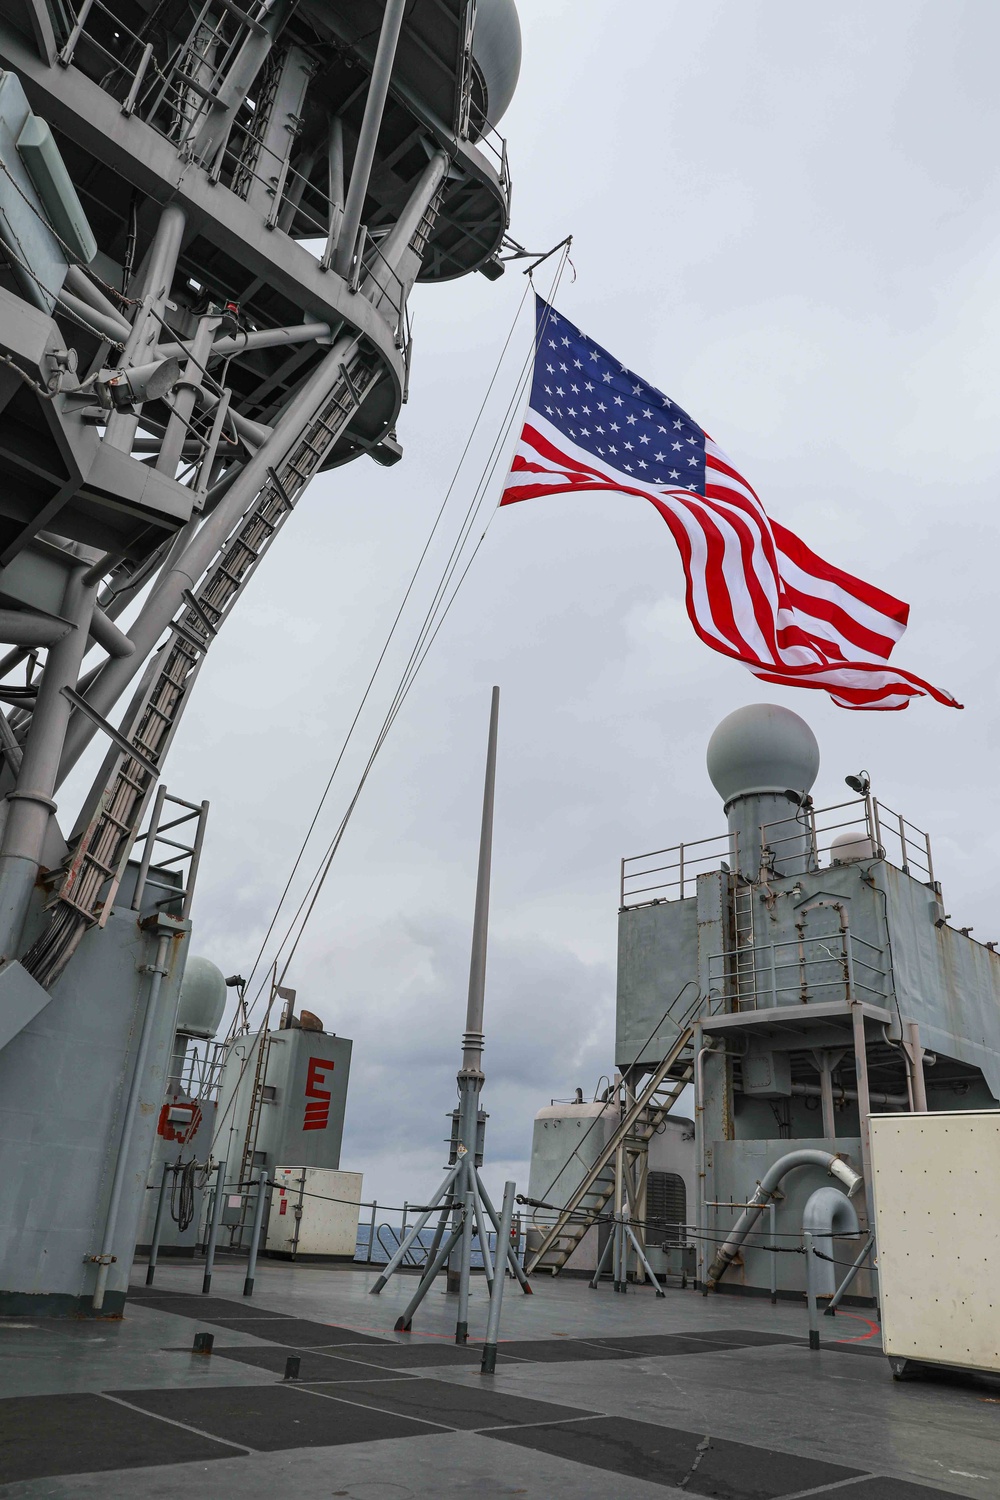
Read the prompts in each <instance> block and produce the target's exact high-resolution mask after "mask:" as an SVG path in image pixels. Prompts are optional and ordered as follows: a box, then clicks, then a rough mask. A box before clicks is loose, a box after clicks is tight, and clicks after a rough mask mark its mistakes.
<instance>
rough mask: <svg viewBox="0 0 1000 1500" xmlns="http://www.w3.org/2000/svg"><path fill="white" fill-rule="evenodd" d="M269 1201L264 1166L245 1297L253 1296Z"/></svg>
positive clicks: (260, 1179)
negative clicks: (265, 1208) (261, 1232)
mask: <svg viewBox="0 0 1000 1500" xmlns="http://www.w3.org/2000/svg"><path fill="white" fill-rule="evenodd" d="M266 1201H267V1171H266V1170H265V1168H264V1167H261V1169H260V1177H259V1179H258V1181H257V1202H256V1203H255V1204H254V1209H253V1228H252V1230H251V1231H250V1257H249V1259H248V1261H247V1274H246V1278H245V1280H244V1282H243V1295H244V1297H252V1296H253V1284H254V1280H255V1279H256V1276H257V1251H258V1250H259V1249H260V1230H261V1225H262V1224H263V1222H264V1204H265V1202H266Z"/></svg>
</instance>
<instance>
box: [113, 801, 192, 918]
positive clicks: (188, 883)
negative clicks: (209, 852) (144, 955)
mask: <svg viewBox="0 0 1000 1500" xmlns="http://www.w3.org/2000/svg"><path fill="white" fill-rule="evenodd" d="M168 803H169V804H170V806H171V807H177V808H183V809H184V811H183V812H180V813H178V814H177V816H176V817H171V818H168V821H167V822H164V821H163V814H164V808H165V807H166V806H167V804H168ZM207 817H208V803H207V802H185V800H184V798H183V797H173V796H171V794H170V793H169V792H168V791H167V789H166V787H165V786H163V785H160V786H159V787H157V790H156V795H155V796H154V798H153V810H152V812H151V814H150V819H149V826H148V828H147V829H146V831H145V833H140V834H139V836H138V838H137V839H136V841H135V842H136V845H137V846H138V845H139V844H142V845H143V850H142V855H141V858H140V860H139V870H138V873H137V875H136V880H135V893H134V895H133V897H132V910H133V911H140V910H141V909H142V902H143V897H144V896H145V893H146V891H147V889H149V888H150V887H152V888H153V889H154V890H159V891H163V892H164V893H165V894H164V895H163V896H161V897H160V898H159V899H158V900H157V901H156V902H155V903H154V904H155V905H156V907H157V909H169V908H170V907H176V906H178V905H179V907H180V910H179V911H178V912H177V913H176V915H178V916H179V917H180V919H181V921H182V922H184V921H187V919H188V917H189V916H190V915H191V902H192V901H193V899H194V887H195V881H196V880H197V878H198V866H199V864H200V863H201V850H202V844H203V843H204V840H205V820H206V818H207ZM192 823H193V824H194V828H193V829H192V828H191V826H190V825H191V824H192ZM182 828H183V829H184V830H185V838H184V839H182V838H178V837H176V835H177V832H178V830H180V829H182ZM168 833H173V834H174V835H175V836H174V837H173V838H168V837H167V834H168ZM186 839H190V841H191V842H190V843H187V842H186ZM171 850H172V851H174V852H173V853H170V852H167V851H171ZM183 865H186V866H187V869H186V870H182V871H177V872H175V868H174V867H176V866H183ZM168 873H176V874H179V875H180V879H174V880H164V879H162V878H161V877H162V876H163V875H165V874H168Z"/></svg>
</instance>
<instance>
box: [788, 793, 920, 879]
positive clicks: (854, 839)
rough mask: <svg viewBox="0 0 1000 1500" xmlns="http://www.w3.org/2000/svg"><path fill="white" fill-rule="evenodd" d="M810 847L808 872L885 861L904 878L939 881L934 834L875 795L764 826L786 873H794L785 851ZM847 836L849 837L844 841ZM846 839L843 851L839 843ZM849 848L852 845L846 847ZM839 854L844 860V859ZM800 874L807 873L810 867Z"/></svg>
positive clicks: (839, 803) (810, 811)
mask: <svg viewBox="0 0 1000 1500" xmlns="http://www.w3.org/2000/svg"><path fill="white" fill-rule="evenodd" d="M804 835H805V843H806V847H807V853H806V869H812V870H817V869H821V868H822V867H823V866H824V865H830V864H833V863H838V862H839V863H843V862H844V861H845V860H847V859H849V860H851V861H853V860H856V859H884V860H887V861H888V862H889V864H892V865H896V866H897V868H899V869H901V870H902V871H903V873H904V875H913V876H915V877H916V878H917V879H919V880H923V881H925V882H926V883H927V884H928V885H931V884H933V881H934V860H933V857H932V855H931V841H930V835H929V834H926V833H925V832H924V831H923V829H922V828H918V827H917V826H916V824H915V823H911V822H910V821H909V820H908V819H907V818H904V817H903V815H902V813H897V812H894V811H893V809H892V808H891V807H887V806H886V804H885V803H884V802H879V801H878V800H877V798H875V797H873V796H871V795H870V794H869V795H868V796H866V797H857V798H853V799H852V800H850V801H848V802H835V803H834V804H833V805H832V806H830V807H822V808H812V809H810V810H809V811H808V812H803V813H800V814H799V816H798V817H795V816H792V817H790V818H783V819H781V821H780V822H776V823H764V824H762V826H761V842H762V844H763V846H764V848H765V851H768V852H770V854H771V855H773V857H774V862H775V863H776V864H777V865H778V867H779V868H782V873H784V874H794V873H796V872H795V871H793V870H788V869H785V868H783V867H782V852H783V851H788V849H789V846H794V845H796V844H798V843H800V842H801V841H802V840H803V836H804ZM844 835H847V836H848V837H847V838H844ZM838 838H841V839H843V844H842V845H841V846H839V850H838V847H837V845H836V840H837V839H838ZM845 846H846V847H845ZM838 854H839V858H838ZM800 873H802V874H804V873H805V869H804V870H803V871H801V872H800Z"/></svg>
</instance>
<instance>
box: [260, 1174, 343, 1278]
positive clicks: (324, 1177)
mask: <svg viewBox="0 0 1000 1500" xmlns="http://www.w3.org/2000/svg"><path fill="white" fill-rule="evenodd" d="M361 1183H362V1175H361V1173H360V1172H333V1171H330V1170H329V1169H328V1168H326V1167H278V1168H276V1170H275V1173H274V1188H273V1190H272V1193H271V1211H270V1215H269V1217H268V1221H267V1253H268V1255H278V1256H288V1257H291V1256H293V1255H294V1256H307V1255H308V1256H322V1257H324V1258H329V1259H332V1260H353V1259H354V1251H355V1248H356V1246H357V1240H358V1213H359V1205H360V1203H361Z"/></svg>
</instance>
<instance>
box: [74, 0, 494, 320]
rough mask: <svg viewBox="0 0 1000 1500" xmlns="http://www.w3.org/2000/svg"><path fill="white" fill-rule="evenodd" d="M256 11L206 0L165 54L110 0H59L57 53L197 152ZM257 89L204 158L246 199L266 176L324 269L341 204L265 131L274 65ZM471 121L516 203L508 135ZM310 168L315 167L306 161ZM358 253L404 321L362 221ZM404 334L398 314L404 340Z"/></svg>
mask: <svg viewBox="0 0 1000 1500" xmlns="http://www.w3.org/2000/svg"><path fill="white" fill-rule="evenodd" d="M253 9H254V7H253V6H248V8H247V11H243V10H241V9H240V8H239V7H238V6H237V5H236V4H235V3H231V0H219V3H218V5H217V6H213V5H212V4H211V3H210V0H206V3H204V4H203V5H202V7H201V10H200V13H199V14H198V16H197V18H196V19H195V21H194V24H193V25H192V26H191V29H190V31H189V32H188V36H187V38H186V40H185V41H184V42H183V43H181V44H180V45H179V46H176V47H175V48H174V49H173V50H172V51H171V52H170V53H169V55H168V56H165V57H163V58H162V59H161V60H158V59H157V56H156V48H155V46H154V43H153V41H151V40H148V39H147V36H146V35H144V34H143V33H142V32H141V31H140V32H136V31H133V30H131V28H130V27H129V26H128V25H127V24H126V23H125V22H124V20H123V19H122V18H121V16H120V15H119V14H117V12H116V11H115V10H113V9H111V7H110V6H109V5H107V4H105V3H104V0H78V3H74V0H66V3H65V4H64V5H63V6H62V7H61V10H62V17H63V20H62V25H61V26H58V25H57V35H58V40H59V41H60V42H61V43H62V45H61V49H60V51H59V53H58V59H57V60H58V62H59V63H60V65H61V66H62V67H66V68H68V67H70V66H73V65H75V66H77V67H79V68H82V70H83V71H85V72H86V73H87V75H88V76H89V77H91V78H92V79H93V80H94V81H95V82H96V83H97V84H98V86H99V87H100V88H101V89H103V90H104V92H105V93H107V94H110V95H111V97H112V98H114V99H116V100H117V102H118V104H119V106H120V108H121V112H122V114H123V115H125V116H126V117H129V116H132V115H135V116H137V118H139V119H141V120H142V121H143V122H144V123H145V124H146V125H148V126H149V127H150V128H151V129H152V130H155V131H156V133H157V134H158V135H160V136H162V137H163V139H164V140H167V141H169V142H170V143H171V145H173V146H174V147H176V148H177V150H178V151H180V152H181V153H182V154H186V155H189V154H191V152H192V148H193V144H194V141H195V137H196V135H197V132H198V130H199V128H200V126H201V125H202V124H203V123H204V122H205V120H206V119H207V118H208V115H209V112H210V110H211V109H212V107H213V105H214V104H215V102H216V98H217V94H218V90H219V88H220V86H221V85H222V84H223V82H224V81H225V78H226V76H227V71H228V68H229V66H230V64H231V63H232V62H233V61H234V59H235V56H236V54H237V51H238V48H239V45H240V44H241V42H242V41H243V40H244V38H246V37H247V36H249V35H250V34H252V33H253V32H254V31H257V32H259V31H260V21H259V20H258V19H256V18H255V17H254V16H253V15H252V14H249V13H248V11H251V10H253ZM57 19H58V18H57ZM88 49H89V50H88ZM78 52H79V53H80V57H77V53H78ZM85 52H87V55H86V56H84V53H85ZM92 54H93V55H92ZM95 62H96V63H97V66H96V67H95ZM255 87H256V93H255V94H254V96H253V103H254V105H255V106H256V107H255V108H254V111H253V118H252V119H250V120H248V119H247V118H246V117H245V115H243V116H237V117H236V118H234V120H233V121H232V124H231V127H230V129H229V132H228V134H227V136H226V139H225V141H224V142H223V143H222V144H221V145H220V147H219V148H218V149H214V148H210V150H209V153H208V157H207V159H206V160H204V161H202V162H201V163H200V165H201V167H202V168H203V170H204V171H206V172H207V173H208V176H209V178H210V180H211V181H212V182H213V183H215V184H217V185H222V186H224V187H226V188H227V189H228V190H229V191H230V192H232V193H233V194H234V195H235V196H236V197H238V198H241V199H243V200H246V199H247V198H248V197H249V195H250V190H251V187H252V185H253V184H254V183H256V184H259V186H260V187H261V188H263V191H264V193H265V194H266V195H267V197H268V198H269V199H270V205H269V208H268V211H267V213H266V215H265V219H264V222H265V224H266V226H267V228H268V229H271V230H277V231H279V232H281V233H286V234H291V233H292V231H293V230H294V231H295V238H296V239H300V240H303V239H305V240H307V239H309V238H311V237H313V235H314V236H315V238H316V239H322V240H323V241H324V242H325V244H326V249H325V251H324V252H323V254H322V256H321V258H320V263H321V265H322V267H323V269H324V270H326V269H328V267H329V264H330V260H331V245H330V240H331V238H332V235H331V231H334V233H335V230H336V227H338V226H339V220H340V218H341V215H342V208H343V205H342V204H337V203H334V201H333V199H332V198H331V197H330V195H329V193H328V192H326V191H325V190H324V189H323V188H322V187H321V186H320V185H319V184H318V183H317V182H316V181H314V180H313V178H312V176H311V175H306V174H304V173H302V172H300V171H299V170H298V169H297V168H296V167H294V166H292V155H291V150H290V149H289V150H287V151H285V152H284V153H278V152H275V151H274V150H273V149H272V148H271V147H269V146H268V145H267V144H266V142H265V141H264V140H263V139H262V133H263V132H262V127H261V124H260V121H262V120H263V121H264V122H265V123H266V116H267V112H268V109H269V107H270V102H271V101H270V96H269V94H268V84H267V70H266V67H265V68H264V69H262V71H261V73H260V75H259V77H258V79H257V80H255ZM468 128H469V137H468V138H469V139H470V141H471V144H472V145H473V146H474V147H475V149H476V150H478V151H480V152H481V153H482V155H483V156H484V158H485V159H486V161H487V162H488V163H489V164H490V166H491V167H492V168H493V170H494V171H495V173H496V175H497V177H498V179H499V182H500V186H501V190H502V192H503V196H504V201H505V202H506V203H508V204H509V202H510V191H511V182H510V170H509V165H508V158H507V142H506V140H505V138H504V137H503V136H502V135H501V134H500V132H499V131H498V130H497V129H496V127H495V126H494V125H493V124H492V123H491V122H490V121H489V120H487V119H486V118H485V116H484V115H483V113H482V111H481V110H480V109H478V108H477V107H476V106H475V104H473V105H472V110H471V115H470V118H469V122H468ZM310 171H311V167H309V168H307V172H310ZM353 254H354V257H355V261H356V263H357V266H358V275H357V278H356V280H355V282H354V288H355V289H356V287H357V281H359V280H360V274H361V272H363V273H364V274H365V275H367V276H370V277H372V278H373V279H374V280H375V281H376V282H377V284H378V286H379V289H380V290H381V292H382V294H383V296H384V297H385V298H387V299H388V301H389V304H390V306H391V307H392V308H393V309H394V310H395V313H396V317H397V320H399V319H400V318H401V317H402V303H403V297H402V287H401V285H398V281H399V278H398V277H396V275H395V272H393V271H392V270H391V268H387V272H388V274H387V275H386V274H385V273H382V272H381V270H380V268H379V267H378V261H379V258H380V251H379V247H378V242H377V239H376V237H375V235H374V234H373V233H372V232H370V231H369V230H367V229H364V228H362V231H361V234H360V236H359V243H358V245H357V246H356V247H354V251H353ZM380 276H381V279H380ZM389 278H392V279H393V280H395V281H396V283H397V287H396V289H395V290H392V289H391V288H390V286H389V284H388V283H389ZM383 282H385V283H386V284H384V285H383ZM400 333H401V330H400V329H399V327H398V322H397V328H396V334H397V338H398V337H399V336H400Z"/></svg>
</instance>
